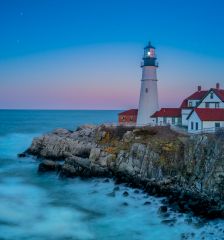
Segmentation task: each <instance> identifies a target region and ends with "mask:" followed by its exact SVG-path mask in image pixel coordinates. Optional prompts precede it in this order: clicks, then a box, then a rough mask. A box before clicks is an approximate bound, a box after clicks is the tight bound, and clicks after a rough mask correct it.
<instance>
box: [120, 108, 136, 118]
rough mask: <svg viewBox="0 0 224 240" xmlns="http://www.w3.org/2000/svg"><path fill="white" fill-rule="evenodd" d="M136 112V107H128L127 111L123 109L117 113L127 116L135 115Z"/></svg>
mask: <svg viewBox="0 0 224 240" xmlns="http://www.w3.org/2000/svg"><path fill="white" fill-rule="evenodd" d="M137 114H138V109H129V110H127V111H124V112H121V113H119V114H118V115H125V116H128V115H131V116H133V115H137Z"/></svg>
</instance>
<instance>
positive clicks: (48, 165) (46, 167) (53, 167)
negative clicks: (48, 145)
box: [38, 160, 61, 172]
mask: <svg viewBox="0 0 224 240" xmlns="http://www.w3.org/2000/svg"><path fill="white" fill-rule="evenodd" d="M60 168H61V165H60V164H59V163H57V162H55V161H51V160H44V161H43V162H41V163H40V164H39V167H38V172H50V171H58V170H60Z"/></svg>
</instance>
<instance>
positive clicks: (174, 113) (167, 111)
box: [151, 108, 181, 118]
mask: <svg viewBox="0 0 224 240" xmlns="http://www.w3.org/2000/svg"><path fill="white" fill-rule="evenodd" d="M151 117H155V118H156V117H181V108H161V109H160V110H159V111H157V112H155V113H154V114H153V115H152V116H151Z"/></svg>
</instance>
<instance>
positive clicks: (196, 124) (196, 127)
mask: <svg viewBox="0 0 224 240" xmlns="http://www.w3.org/2000/svg"><path fill="white" fill-rule="evenodd" d="M195 129H196V130H198V122H196V123H195Z"/></svg>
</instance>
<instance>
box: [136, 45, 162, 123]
mask: <svg viewBox="0 0 224 240" xmlns="http://www.w3.org/2000/svg"><path fill="white" fill-rule="evenodd" d="M141 67H142V80H141V92H140V99H139V107H138V117H137V126H143V125H146V124H153V120H152V119H151V118H150V117H151V116H152V114H153V113H155V112H156V111H158V110H159V103H158V89H157V81H158V80H157V74H156V69H157V67H158V63H157V61H156V54H155V48H154V47H153V46H152V45H151V43H150V42H149V43H148V45H147V46H146V47H145V48H144V56H143V62H142V64H141Z"/></svg>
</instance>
